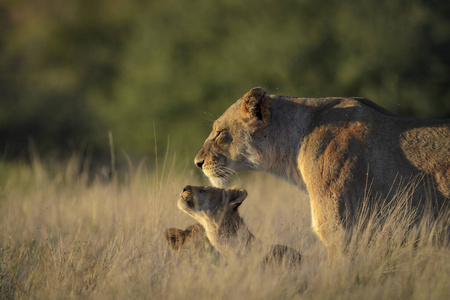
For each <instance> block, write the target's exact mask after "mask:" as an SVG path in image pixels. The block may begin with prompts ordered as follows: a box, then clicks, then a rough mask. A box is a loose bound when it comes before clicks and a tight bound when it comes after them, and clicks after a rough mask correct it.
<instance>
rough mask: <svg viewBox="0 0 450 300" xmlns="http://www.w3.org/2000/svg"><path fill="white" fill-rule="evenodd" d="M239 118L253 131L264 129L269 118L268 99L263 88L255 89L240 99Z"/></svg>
mask: <svg viewBox="0 0 450 300" xmlns="http://www.w3.org/2000/svg"><path fill="white" fill-rule="evenodd" d="M239 113H240V116H241V118H242V119H243V120H244V122H246V123H247V124H248V125H249V126H250V128H251V129H253V131H257V130H260V129H262V128H264V127H265V126H266V125H267V124H268V122H269V117H270V97H269V95H267V93H266V91H265V90H264V89H263V88H260V87H256V88H253V89H251V90H250V91H248V92H247V93H246V94H245V95H244V97H243V98H242V104H241V109H240V112H239Z"/></svg>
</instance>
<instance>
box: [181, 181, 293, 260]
mask: <svg viewBox="0 0 450 300" xmlns="http://www.w3.org/2000/svg"><path fill="white" fill-rule="evenodd" d="M246 197H247V192H246V191H245V190H243V189H235V188H232V189H228V190H224V189H220V188H214V187H196V186H185V187H184V189H183V192H182V193H181V195H180V199H179V200H178V207H179V208H180V209H181V210H182V211H183V212H185V213H187V214H188V215H190V216H191V217H193V218H194V219H195V220H197V221H198V222H199V223H200V224H201V225H202V226H203V227H204V228H205V233H206V236H207V237H208V239H209V241H210V242H211V244H212V245H213V246H214V248H215V249H216V250H217V251H218V252H220V253H221V254H228V253H239V251H241V250H242V251H243V252H244V254H245V253H247V252H248V251H251V250H254V249H255V248H261V246H262V242H261V241H260V240H258V239H256V238H255V237H254V235H253V234H252V233H251V232H250V230H249V229H248V227H247V226H246V225H245V223H244V220H243V219H242V218H241V216H240V215H239V212H238V207H239V206H240V205H241V204H242V202H243V201H244V200H245V198H246ZM300 260H301V255H300V253H298V252H297V251H296V250H294V249H292V248H289V247H287V246H282V245H275V246H272V247H270V251H269V253H268V254H267V255H266V257H265V258H264V262H265V263H283V262H284V263H287V264H288V265H290V264H294V265H295V264H298V263H300Z"/></svg>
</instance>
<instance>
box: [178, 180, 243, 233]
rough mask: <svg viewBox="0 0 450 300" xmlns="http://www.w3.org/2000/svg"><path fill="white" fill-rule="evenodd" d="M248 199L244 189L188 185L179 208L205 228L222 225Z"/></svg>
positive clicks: (181, 197) (180, 200)
mask: <svg viewBox="0 0 450 300" xmlns="http://www.w3.org/2000/svg"><path fill="white" fill-rule="evenodd" d="M246 197H247V191H245V190H244V189H235V188H231V189H228V190H225V189H220V188H215V187H200V186H190V185H187V186H185V187H184V188H183V191H182V192H181V195H180V199H179V200H178V208H179V209H181V210H182V211H183V212H185V213H187V214H188V215H190V216H191V217H193V218H194V219H196V220H197V221H198V222H200V224H202V225H203V226H208V225H211V224H217V225H220V223H221V222H222V220H223V219H224V218H226V215H227V214H229V213H233V212H234V211H236V209H237V208H238V207H239V205H241V204H242V202H243V201H244V200H245V198H246Z"/></svg>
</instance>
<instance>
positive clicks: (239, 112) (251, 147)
mask: <svg viewBox="0 0 450 300" xmlns="http://www.w3.org/2000/svg"><path fill="white" fill-rule="evenodd" d="M269 117H270V97H269V95H267V94H266V92H265V91H264V89H262V88H254V89H252V90H250V91H249V92H247V93H246V94H245V95H244V96H243V97H242V99H239V100H238V101H237V102H236V103H234V104H233V105H232V106H231V107H229V108H228V109H227V110H226V111H225V112H224V113H223V115H222V116H220V117H219V118H218V119H217V120H216V121H215V122H214V125H213V130H212V132H211V134H210V135H209V136H208V138H207V139H206V141H205V143H204V145H203V147H202V148H201V149H200V150H199V151H198V153H197V155H196V156H195V160H194V163H195V165H196V166H197V167H198V168H200V169H201V170H202V171H203V172H204V174H205V175H206V176H207V177H208V178H209V179H210V181H211V183H212V184H213V185H214V186H216V187H224V186H225V185H226V183H227V181H228V179H229V178H230V177H232V176H233V175H235V174H236V173H237V172H240V171H245V170H256V169H258V164H259V154H258V147H257V140H256V135H257V133H258V132H260V131H261V130H263V129H264V128H265V127H266V126H267V124H268V122H269Z"/></svg>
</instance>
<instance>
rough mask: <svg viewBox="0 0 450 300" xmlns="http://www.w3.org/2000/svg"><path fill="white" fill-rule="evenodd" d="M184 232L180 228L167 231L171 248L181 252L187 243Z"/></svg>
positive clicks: (167, 238)
mask: <svg viewBox="0 0 450 300" xmlns="http://www.w3.org/2000/svg"><path fill="white" fill-rule="evenodd" d="M185 237H186V235H185V233H184V230H181V229H178V228H170V229H167V230H166V240H167V242H168V243H169V245H170V247H172V249H174V250H180V249H181V248H182V247H183V244H184V241H185Z"/></svg>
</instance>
